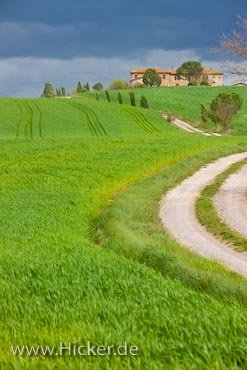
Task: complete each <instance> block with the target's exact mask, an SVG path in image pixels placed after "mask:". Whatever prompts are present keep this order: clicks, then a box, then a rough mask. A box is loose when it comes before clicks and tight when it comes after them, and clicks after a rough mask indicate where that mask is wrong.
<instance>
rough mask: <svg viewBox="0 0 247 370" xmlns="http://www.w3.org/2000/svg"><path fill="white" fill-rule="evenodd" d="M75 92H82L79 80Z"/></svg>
mask: <svg viewBox="0 0 247 370" xmlns="http://www.w3.org/2000/svg"><path fill="white" fill-rule="evenodd" d="M77 92H78V93H82V92H83V87H82V85H81V82H80V81H79V82H78V84H77Z"/></svg>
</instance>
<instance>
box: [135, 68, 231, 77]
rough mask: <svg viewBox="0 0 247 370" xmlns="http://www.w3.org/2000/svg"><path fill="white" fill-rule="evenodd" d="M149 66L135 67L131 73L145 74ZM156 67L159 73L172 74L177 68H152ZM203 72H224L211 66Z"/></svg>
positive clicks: (216, 73)
mask: <svg viewBox="0 0 247 370" xmlns="http://www.w3.org/2000/svg"><path fill="white" fill-rule="evenodd" d="M147 69H148V68H142V69H137V68H133V69H132V71H131V74H144V73H145V72H146V70H147ZM152 69H154V70H155V71H156V72H157V73H159V74H170V75H175V74H176V70H175V69H170V70H167V69H161V68H157V67H155V68H152ZM203 74H205V75H223V74H224V73H223V72H222V71H218V70H216V69H209V68H204V70H203Z"/></svg>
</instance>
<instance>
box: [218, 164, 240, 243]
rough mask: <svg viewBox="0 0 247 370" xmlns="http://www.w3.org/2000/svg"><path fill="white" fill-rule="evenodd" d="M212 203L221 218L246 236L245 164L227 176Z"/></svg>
mask: <svg viewBox="0 0 247 370" xmlns="http://www.w3.org/2000/svg"><path fill="white" fill-rule="evenodd" d="M214 204H215V208H216V210H217V211H218V214H219V216H220V217H221V219H222V220H223V221H224V222H226V223H227V224H228V225H230V226H231V227H232V228H233V229H235V230H237V231H238V232H239V233H240V234H241V235H243V236H244V237H246V238H247V165H245V166H244V167H242V168H241V169H240V170H239V171H238V172H237V173H235V174H233V175H231V176H229V178H228V179H227V180H226V181H225V182H224V184H223V185H222V186H221V188H220V190H219V191H218V192H217V193H216V195H215V197H214Z"/></svg>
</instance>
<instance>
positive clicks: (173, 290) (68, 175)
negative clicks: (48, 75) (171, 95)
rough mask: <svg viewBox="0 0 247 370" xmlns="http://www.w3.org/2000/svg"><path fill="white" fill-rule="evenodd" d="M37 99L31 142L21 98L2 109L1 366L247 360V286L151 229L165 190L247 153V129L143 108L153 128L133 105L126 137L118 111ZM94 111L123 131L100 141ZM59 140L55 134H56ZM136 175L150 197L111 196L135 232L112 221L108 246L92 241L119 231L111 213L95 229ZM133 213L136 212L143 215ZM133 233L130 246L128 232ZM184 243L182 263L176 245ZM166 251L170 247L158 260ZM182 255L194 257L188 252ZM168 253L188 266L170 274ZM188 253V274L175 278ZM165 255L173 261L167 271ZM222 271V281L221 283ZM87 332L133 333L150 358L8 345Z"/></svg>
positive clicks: (106, 335) (114, 368)
mask: <svg viewBox="0 0 247 370" xmlns="http://www.w3.org/2000/svg"><path fill="white" fill-rule="evenodd" d="M34 102H35V103H37V106H38V107H40V110H41V112H42V120H43V122H42V128H43V129H44V131H42V135H41V136H42V137H39V135H38V133H39V130H38V129H37V128H39V125H38V122H39V121H38V117H39V116H38V114H37V115H36V121H35V122H36V123H35V124H33V126H32V129H33V131H32V132H33V133H34V132H35V133H36V134H35V135H34V134H33V140H30V136H28V135H27V139H26V140H25V131H24V134H23V129H22V134H21V135H20V140H16V137H15V129H16V121H17V118H18V117H19V111H18V109H17V108H18V107H16V100H15V101H7V105H8V106H9V107H10V108H8V107H6V110H7V113H3V114H2V115H0V117H1V119H2V121H1V122H2V123H1V125H0V134H1V135H2V136H1V139H2V140H1V153H0V212H1V218H0V251H1V252H0V286H1V289H0V299H1V304H0V368H3V369H15V368H17V369H23V370H24V369H25V370H26V369H42V370H43V369H45V370H46V369H49V370H51V369H59V370H60V369H61V370H63V369H64V370H65V369H86V370H87V369H88V370H89V369H90V370H94V369H95V370H101V369H105V370H120V369H139V370H143V369H147V370H156V369H157V370H159V369H171V370H173V369H181V368H182V369H183V370H184V369H185V370H186V369H198V370H201V369H210V370H212V369H241V368H242V369H244V368H246V367H247V360H246V346H247V334H246V324H247V311H246V308H245V307H246V289H247V284H246V282H245V281H244V280H243V279H241V278H239V277H236V276H235V275H234V274H230V273H228V272H226V271H224V269H223V268H222V269H221V270H220V274H222V277H224V278H225V279H226V281H225V285H222V287H221V286H220V282H221V281H222V280H223V278H222V277H221V278H220V279H219V280H218V276H219V273H218V269H219V267H218V265H217V264H207V263H206V262H204V260H202V259H201V258H199V257H197V258H195V259H193V258H191V262H189V259H190V257H191V256H189V255H188V254H186V253H185V252H183V251H182V250H181V249H179V246H177V245H174V244H172V245H171V244H169V243H170V241H169V240H168V239H167V238H166V237H164V239H162V236H163V231H162V232H160V231H159V232H160V234H156V231H154V230H153V229H152V228H153V227H154V228H156V227H157V225H156V223H155V222H156V221H155V220H154V215H155V217H157V214H156V212H157V209H155V207H157V201H158V198H159V196H160V194H162V193H163V191H165V190H167V188H168V187H170V186H172V185H173V184H174V183H175V182H176V181H180V180H182V178H184V177H185V176H187V175H188V174H189V173H190V172H191V171H193V170H194V169H195V168H196V167H197V166H199V165H201V164H202V163H205V162H207V161H208V160H210V159H212V158H214V157H217V156H220V155H223V154H226V153H228V152H230V151H240V150H246V149H247V148H246V144H245V137H227V138H217V137H210V138H207V137H203V136H200V135H189V134H186V133H184V132H180V131H179V130H177V129H173V128H172V127H170V126H169V125H168V124H166V123H165V122H163V120H161V119H160V117H159V116H158V115H156V113H155V112H152V111H151V112H149V113H145V117H146V118H147V117H148V121H149V120H150V122H151V123H152V124H153V125H154V126H155V127H156V128H158V129H160V130H162V133H160V134H159V133H155V132H154V133H150V132H148V130H149V129H151V128H150V126H147V123H146V120H145V119H142V120H140V119H137V115H138V114H134V116H135V118H134V117H133V119H132V118H131V115H133V112H136V110H131V114H130V113H124V117H126V125H128V124H129V125H132V123H133V127H135V128H133V131H132V134H133V135H132V136H135V137H132V138H131V137H127V134H128V136H131V135H129V132H128V133H127V131H126V135H125V136H124V129H121V135H119V133H118V132H117V128H116V126H115V125H116V122H118V124H119V125H121V124H122V123H121V122H122V119H118V118H117V116H118V114H119V115H120V114H121V113H120V111H119V106H115V105H112V106H111V107H109V105H108V104H106V103H104V102H102V103H99V104H97V105H96V104H95V103H93V102H86V101H83V102H77V101H75V102H74V101H72V102H68V101H58V100H51V101H46V100H37V101H33V100H32V101H31V102H29V104H30V105H31V103H32V104H33V103H34ZM72 103H73V104H74V103H75V104H78V106H79V104H81V105H80V106H79V109H78V108H75V107H73V108H72V107H71V105H67V104H72ZM0 105H2V107H3V106H4V101H1V102H0ZM42 105H44V106H42ZM32 107H33V106H32ZM67 107H68V111H66V112H65V113H64V114H63V109H64V110H66V109H67ZM85 107H86V110H87V112H91V109H92V110H93V112H94V113H95V114H97V115H99V114H100V112H101V114H102V119H101V123H102V125H103V127H104V129H105V130H106V131H107V132H109V133H110V132H111V133H112V136H114V135H116V137H115V138H114V137H113V138H112V137H111V136H110V135H107V136H105V135H97V136H94V135H93V134H92V133H91V131H90V129H89V128H88V126H87V127H86V124H85V129H84V128H83V131H79V130H80V129H79V122H81V121H80V117H81V108H82V109H84V111H85ZM8 109H9V110H10V113H8ZM32 109H33V110H34V108H32ZM3 110H4V109H3V108H2V111H3ZM23 110H24V109H23ZM107 110H108V111H109V112H106V111H107ZM137 111H138V112H139V110H137ZM13 112H16V113H13ZM71 112H73V116H72V117H75V116H74V114H75V115H77V114H78V121H77V120H76V122H78V126H76V128H75V129H74V131H73V134H71V132H70V131H69V129H68V127H69V126H68V125H69V123H70V122H71V121H70V120H71V118H69V117H70V115H71V114H72V113H71ZM103 112H104V114H103ZM114 112H115V113H114ZM140 112H142V110H140ZM12 113H13V116H12ZM4 114H6V116H4ZM24 114H26V116H27V118H28V117H29V118H28V119H30V115H31V113H30V111H29V116H28V110H26V111H25V113H23V115H24ZM83 114H84V116H86V114H85V113H83ZM90 114H92V113H90ZM125 114H126V115H125ZM146 114H147V116H146ZM92 115H93V116H94V114H92ZM31 116H32V115H31ZM57 116H59V119H58V118H57ZM3 117H4V118H3ZM8 117H9V118H8ZM94 117H95V116H94ZM152 117H153V118H152ZM113 118H114V119H113ZM115 118H116V119H115ZM67 120H68V121H67ZM84 120H85V118H84ZM92 120H93V118H92ZM13 121H14V122H15V124H13V125H12V122H13ZM137 121H138V122H139V124H137ZM4 122H5V124H4ZM6 122H9V123H8V124H6ZM25 122H26V121H25ZM28 122H29V121H28ZM83 122H84V121H83ZM87 122H89V120H88V121H87ZM135 122H136V123H135ZM93 123H94V124H95V125H96V121H95V119H94V120H93ZM140 124H142V125H143V124H144V126H145V127H146V129H143V128H141V127H140ZM71 125H72V126H71V127H75V126H73V125H74V123H73V122H71ZM76 125H77V123H76ZM22 127H23V126H22ZM30 127H31V126H30V125H27V131H28V133H29V134H30ZM83 127H84V126H83ZM131 127H132V126H131ZM147 127H149V129H147ZM24 130H25V127H24ZM86 130H87V134H86ZM99 130H100V129H99ZM75 133H76V135H79V136H78V137H80V138H78V137H74V135H75ZM82 134H83V135H85V137H84V136H83V135H82ZM4 135H5V136H4ZM46 135H47V136H46ZM49 135H50V136H49ZM51 136H54V138H53V140H51V139H49V140H48V139H46V137H51ZM10 137H11V138H12V139H9V138H10ZM4 138H5V140H3V139H4ZM6 138H8V140H7V139H6ZM180 164H181V166H180ZM162 169H163V171H164V172H163V175H162V176H161V177H160V178H158V179H157V177H155V178H156V179H157V184H158V183H159V186H158V185H157V187H152V186H151V188H149V191H148V192H146V193H145V191H144V190H142V189H143V186H142V185H144V186H145V184H146V182H142V181H144V180H145V179H147V180H146V181H147V182H148V183H150V181H151V183H152V179H154V178H153V177H152V176H153V175H154V174H156V173H158V172H160V171H161V170H162ZM149 178H150V179H149ZM141 182H142V183H141ZM131 184H135V185H134V188H135V189H136V190H135V192H136V195H135V196H136V197H137V195H138V197H139V198H138V200H140V204H138V202H137V201H136V202H135V198H133V197H130V198H129V200H128V202H126V201H124V202H123V203H122V205H120V207H119V204H118V202H116V203H115V202H114V204H116V206H117V208H118V211H121V214H124V220H125V222H124V223H123V229H122V231H123V233H124V234H123V233H119V231H118V232H117V230H115V231H114V235H111V238H112V239H111V248H101V247H100V246H99V245H97V244H95V242H94V240H95V238H96V236H97V239H99V240H100V241H101V242H103V241H104V238H108V237H110V236H109V234H107V233H108V226H109V224H106V223H105V222H106V219H105V218H104V224H103V221H102V225H101V227H100V228H97V229H96V224H98V223H99V217H100V219H101V215H103V214H104V212H103V213H102V210H103V209H104V208H105V207H107V206H108V205H110V204H112V203H113V200H115V201H116V200H117V199H116V196H117V194H119V193H122V192H123V196H124V194H126V193H125V192H124V191H125V190H126V189H127V188H128V187H129V186H130V185H131ZM138 185H139V186H138ZM131 189H132V188H130V190H131ZM131 191H132V190H131ZM128 194H129V193H128ZM136 199H137V198H136ZM145 199H146V201H147V202H148V206H147V203H145ZM152 199H155V203H152V202H151V201H152ZM142 200H143V204H142ZM149 201H150V202H149ZM141 207H144V208H143V211H142V208H141ZM138 209H139V211H138ZM133 212H136V215H139V216H138V217H139V218H137V219H136V220H133ZM146 218H147V222H146ZM110 219H111V218H109V220H110ZM114 220H115V221H116V222H117V221H118V217H116V218H114ZM156 220H157V219H156ZM133 221H134V222H133ZM131 224H133V225H132V226H133V229H132V230H131V229H129V225H131ZM119 225H120V224H119ZM112 228H113V229H114V228H115V223H113V224H112ZM120 228H121V226H120ZM125 231H126V233H125ZM140 231H141V234H142V235H141V238H142V239H140V235H139V232H140ZM96 232H100V233H99V234H97V235H95V234H96ZM136 232H137V233H136ZM130 234H132V239H131V243H129V244H127V247H126V240H124V238H125V237H126V239H128V238H129V236H130ZM160 235H162V236H160ZM135 236H136V238H135ZM114 238H115V239H114ZM122 241H124V243H123V244H122ZM142 242H144V244H143V250H144V251H145V249H148V251H149V250H151V253H149V252H148V253H146V252H145V253H146V255H147V258H146V261H145V260H141V259H138V258H136V256H137V255H138V254H139V250H140V248H141V245H142ZM156 243H157V244H156ZM121 244H122V250H120V246H121ZM149 244H150V245H149ZM148 245H149V246H148ZM106 246H108V244H107V245H106ZM125 247H126V248H125ZM175 247H176V248H177V252H176V253H177V255H176V258H177V260H175V259H174V258H175V257H174V256H172V254H171V249H172V248H173V249H174V248H175ZM161 249H163V251H164V253H163V254H160V255H159V253H160V250H161ZM116 252H118V253H116ZM180 252H181V256H182V257H183V256H185V257H183V258H182V257H181V259H180V257H179V255H180ZM145 253H144V254H143V255H145ZM156 253H157V256H158V263H157V262H156V261H157V258H156ZM147 261H149V262H147ZM169 261H175V262H174V266H175V265H176V264H177V266H178V268H177V272H176V271H175V269H174V270H172V271H171V270H169V269H166V265H167V263H168V262H169ZM181 261H182V262H183V264H184V266H183V267H184V270H183V271H184V274H183V276H184V279H183V278H182V277H181V276H182V273H180V275H179V274H178V272H179V269H180V266H181ZM140 262H141V263H142V264H140ZM160 264H161V265H162V266H163V269H162V270H161V269H159V268H156V267H157V266H156V265H160ZM193 265H194V266H193ZM189 269H192V270H193V274H191V273H190V271H189ZM201 270H203V271H201ZM205 270H206V272H205ZM180 272H181V271H180ZM214 274H215V277H214ZM189 279H190V280H191V283H190V282H189ZM195 279H197V280H196V283H195V284H192V282H193V281H194V280H195ZM217 280H218V282H219V284H218V285H217V289H215V286H214V284H212V282H214V281H217ZM231 284H232V285H231ZM228 285H229V286H228ZM228 293H229V298H228ZM87 340H90V341H91V342H92V343H94V344H101V343H102V344H109V345H111V344H116V345H117V344H122V343H123V342H124V341H127V342H128V343H130V344H135V345H137V346H138V347H139V348H140V354H139V356H137V357H136V358H131V357H127V358H123V357H119V356H112V357H110V358H108V357H100V358H99V357H97V358H96V357H90V358H88V357H85V358H82V357H69V356H64V357H59V356H54V357H44V356H39V357H27V356H23V357H18V356H16V357H15V356H13V355H12V353H11V350H10V346H11V345H13V346H14V345H23V344H24V345H26V344H27V345H38V344H40V345H57V344H59V342H61V341H62V342H64V343H68V342H76V343H79V344H84V343H85V342H86V341H87Z"/></svg>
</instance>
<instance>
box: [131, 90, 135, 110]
mask: <svg viewBox="0 0 247 370" xmlns="http://www.w3.org/2000/svg"><path fill="white" fill-rule="evenodd" d="M130 104H131V105H132V106H133V107H135V106H136V97H135V93H134V92H133V91H132V92H130Z"/></svg>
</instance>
